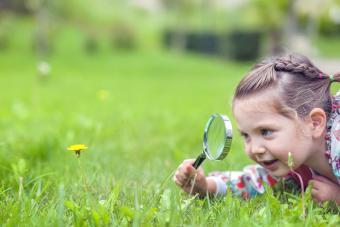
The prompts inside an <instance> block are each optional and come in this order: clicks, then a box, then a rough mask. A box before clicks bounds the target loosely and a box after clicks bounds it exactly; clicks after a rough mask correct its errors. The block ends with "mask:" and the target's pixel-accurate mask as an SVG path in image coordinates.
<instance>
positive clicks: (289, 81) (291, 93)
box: [233, 54, 340, 118]
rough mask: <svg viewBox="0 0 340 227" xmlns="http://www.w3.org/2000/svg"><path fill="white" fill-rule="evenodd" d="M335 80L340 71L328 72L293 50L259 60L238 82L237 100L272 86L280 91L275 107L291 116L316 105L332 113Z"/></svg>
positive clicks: (339, 78) (306, 112)
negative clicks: (289, 52)
mask: <svg viewBox="0 0 340 227" xmlns="http://www.w3.org/2000/svg"><path fill="white" fill-rule="evenodd" d="M334 81H336V82H339V81H340V73H337V74H335V75H334V76H330V75H326V74H325V73H323V72H322V71H321V70H320V69H318V68H317V67H315V66H314V65H313V64H312V63H311V61H310V60H309V59H308V58H307V57H305V56H302V55H299V54H289V55H286V56H282V57H276V58H271V59H267V60H264V61H262V62H261V63H259V64H256V65H255V66H254V67H253V68H252V70H251V71H250V72H249V73H248V74H247V75H246V76H245V77H244V78H243V79H242V80H241V82H240V83H239V85H238V86H237V88H236V92H235V96H234V101H235V100H236V99H242V98H245V97H249V96H250V95H253V94H257V93H259V92H261V91H265V90H267V89H269V88H271V89H275V91H277V96H276V97H278V100H276V101H278V103H277V104H278V105H275V106H276V107H275V108H276V109H277V111H278V112H279V113H281V114H283V115H285V116H287V117H290V118H293V117H296V116H299V117H304V116H306V115H308V114H309V112H310V111H311V110H312V109H313V108H322V109H323V110H324V111H325V112H326V114H327V115H328V114H329V113H330V112H331V110H332V106H331V104H332V98H331V94H330V85H331V83H332V82H334ZM234 101H233V102H234ZM292 115H293V116H292Z"/></svg>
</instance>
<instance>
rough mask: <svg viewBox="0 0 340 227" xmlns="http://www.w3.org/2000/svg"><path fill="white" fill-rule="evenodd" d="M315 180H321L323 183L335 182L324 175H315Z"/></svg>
mask: <svg viewBox="0 0 340 227" xmlns="http://www.w3.org/2000/svg"><path fill="white" fill-rule="evenodd" d="M313 180H316V181H321V182H323V183H333V182H332V181H331V180H329V179H328V178H326V177H323V176H314V177H313Z"/></svg>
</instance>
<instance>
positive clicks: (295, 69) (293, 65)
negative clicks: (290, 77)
mask: <svg viewBox="0 0 340 227" xmlns="http://www.w3.org/2000/svg"><path fill="white" fill-rule="evenodd" d="M274 68H275V70H276V71H282V72H290V73H301V74H303V75H304V76H306V77H309V78H311V79H320V75H324V74H323V73H322V72H321V71H320V70H319V69H318V68H316V67H315V66H313V65H307V64H305V63H297V62H293V61H291V60H289V59H278V60H277V62H276V63H275V65H274ZM325 78H326V77H325Z"/></svg>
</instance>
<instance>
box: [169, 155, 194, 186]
mask: <svg viewBox="0 0 340 227" xmlns="http://www.w3.org/2000/svg"><path fill="white" fill-rule="evenodd" d="M192 163H193V161H192V160H184V161H183V163H182V164H181V165H180V166H179V167H178V169H177V171H176V173H175V175H174V177H173V180H174V181H175V183H176V184H177V185H178V186H180V187H184V186H185V185H186V184H187V183H188V182H189V180H190V179H191V178H192V177H193V176H194V175H195V174H196V170H195V168H194V167H193V166H192Z"/></svg>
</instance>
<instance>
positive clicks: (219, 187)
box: [207, 176, 227, 197]
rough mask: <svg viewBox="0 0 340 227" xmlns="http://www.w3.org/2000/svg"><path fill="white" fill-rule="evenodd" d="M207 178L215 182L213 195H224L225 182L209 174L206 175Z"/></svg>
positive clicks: (225, 189) (225, 190)
mask: <svg viewBox="0 0 340 227" xmlns="http://www.w3.org/2000/svg"><path fill="white" fill-rule="evenodd" d="M207 179H211V180H213V181H214V182H215V184H216V192H215V196H216V197H223V196H225V194H226V192H227V185H226V184H225V182H224V181H223V180H222V179H221V178H219V177H216V176H209V177H207Z"/></svg>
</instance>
